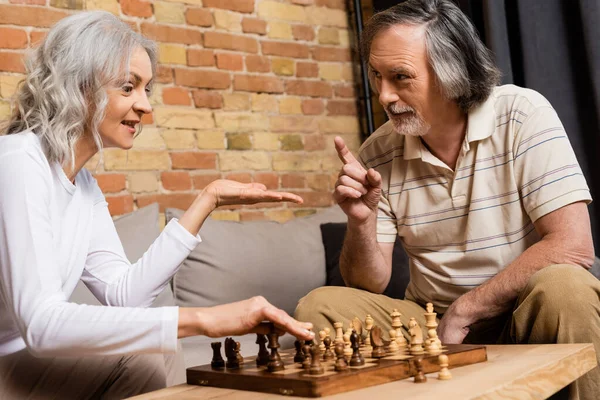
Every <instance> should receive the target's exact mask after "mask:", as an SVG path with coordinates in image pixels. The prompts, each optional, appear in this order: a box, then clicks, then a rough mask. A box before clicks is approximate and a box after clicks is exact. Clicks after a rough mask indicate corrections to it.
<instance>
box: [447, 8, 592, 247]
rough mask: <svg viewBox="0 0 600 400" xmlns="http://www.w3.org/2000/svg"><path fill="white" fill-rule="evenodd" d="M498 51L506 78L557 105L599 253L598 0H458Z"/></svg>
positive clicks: (499, 61)
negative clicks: (583, 184)
mask: <svg viewBox="0 0 600 400" xmlns="http://www.w3.org/2000/svg"><path fill="white" fill-rule="evenodd" d="M458 4H459V5H460V7H461V9H462V10H463V11H464V12H465V13H466V14H467V15H469V17H470V18H471V19H472V21H473V22H474V23H475V25H476V27H477V29H478V30H479V33H480V35H481V37H482V39H483V40H484V41H485V43H486V44H487V46H488V47H489V48H490V49H491V50H492V51H493V52H494V54H495V57H496V62H497V64H498V66H499V67H500V69H501V70H502V72H503V74H504V77H503V82H502V83H513V84H515V85H518V86H523V87H527V88H530V89H534V90H536V91H538V92H540V93H542V94H543V95H544V96H545V97H546V98H547V99H548V100H549V101H550V103H551V104H552V105H553V107H554V108H555V109H556V111H557V113H558V115H559V117H560V119H561V120H562V123H563V125H564V126H565V129H566V131H567V135H568V136H569V140H570V141H571V144H572V146H573V148H574V150H575V153H576V155H577V159H578V160H579V163H580V165H581V168H582V169H583V173H584V175H585V177H586V179H587V183H588V185H589V187H590V190H591V192H592V198H593V199H594V202H593V203H592V204H591V205H590V207H589V211H590V217H591V221H592V233H593V235H594V238H595V240H594V242H595V248H596V254H600V168H598V166H596V164H595V162H596V161H598V160H597V158H600V2H599V1H598V0H543V1H540V0H483V1H482V0H458Z"/></svg>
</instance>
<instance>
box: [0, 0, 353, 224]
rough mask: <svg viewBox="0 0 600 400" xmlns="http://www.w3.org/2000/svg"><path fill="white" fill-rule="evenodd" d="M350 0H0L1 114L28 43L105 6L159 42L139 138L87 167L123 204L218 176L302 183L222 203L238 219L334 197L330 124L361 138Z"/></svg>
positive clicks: (273, 184) (310, 206) (178, 201)
mask: <svg viewBox="0 0 600 400" xmlns="http://www.w3.org/2000/svg"><path fill="white" fill-rule="evenodd" d="M346 7H347V5H346V1H345V0H285V1H283V0H279V1H274V0H183V1H173V0H168V1H142V0H121V1H120V2H119V1H117V0H9V1H8V0H0V121H1V120H5V119H6V118H7V116H8V115H9V113H10V97H11V95H12V94H13V93H14V90H15V86H16V85H17V83H18V82H19V81H20V80H21V79H22V77H23V73H24V68H23V65H22V55H23V53H24V51H25V49H26V48H27V47H29V46H34V45H35V43H36V42H37V41H39V40H40V39H41V38H43V36H44V34H45V32H47V30H48V28H49V27H50V26H51V25H52V24H53V23H55V22H56V21H57V20H59V19H61V18H63V17H65V16H67V15H69V14H71V13H73V12H77V10H84V9H104V10H107V11H109V12H112V13H114V14H116V15H118V16H119V17H121V18H122V19H123V20H125V21H127V22H128V23H129V24H130V25H131V26H132V27H133V28H134V29H136V30H138V31H140V32H141V33H142V34H144V35H146V36H148V37H150V38H152V39H154V40H156V41H157V42H158V44H159V48H160V59H159V61H160V66H159V70H158V74H157V75H158V77H157V81H158V83H157V84H156V85H155V90H154V93H153V95H152V99H151V102H152V104H153V107H154V112H153V114H152V116H150V118H146V119H145V121H144V122H145V125H144V130H143V132H142V134H141V135H140V136H139V137H138V138H137V139H136V142H135V144H134V147H133V149H132V150H129V151H122V150H117V149H106V150H105V151H104V160H103V162H98V160H99V157H97V156H96V157H94V159H92V160H91V161H90V162H89V163H88V164H87V165H86V167H87V168H89V169H90V170H91V171H92V172H93V173H94V174H95V176H96V178H97V179H98V182H99V184H100V187H101V188H102V190H103V191H104V193H105V194H106V198H107V201H108V203H109V208H110V211H111V213H112V214H113V215H120V214H123V213H127V212H130V211H132V210H134V209H136V208H138V207H143V206H145V205H147V204H150V203H152V202H159V203H160V205H161V212H162V211H163V210H164V207H179V208H183V209H185V208H187V207H188V206H189V204H190V203H191V201H192V199H193V198H194V196H195V195H196V194H197V193H198V191H199V190H201V189H202V188H204V187H205V186H206V185H207V184H208V183H209V182H211V181H212V180H214V179H218V178H222V177H223V178H230V179H236V180H239V181H242V182H251V181H254V182H261V183H264V184H265V185H266V186H267V187H268V188H270V189H276V190H288V191H292V192H295V193H298V194H300V195H301V196H302V197H303V198H304V200H305V203H304V205H302V206H300V207H297V206H292V205H287V204H285V205H280V204H273V205H257V206H243V207H233V208H231V209H227V210H218V211H216V212H215V213H213V217H215V218H219V219H230V220H242V221H245V220H257V219H269V220H276V221H285V220H288V219H290V218H293V217H295V216H299V215H306V214H308V213H312V212H315V210H316V209H318V208H319V207H325V206H328V205H330V204H332V200H331V191H332V189H333V183H334V182H335V179H336V178H337V173H338V169H339V166H340V162H339V160H338V159H337V156H336V153H335V151H334V148H333V137H334V136H335V135H336V134H339V135H341V136H342V137H344V138H345V139H346V141H347V142H348V143H349V145H350V147H351V149H354V150H355V149H357V148H358V146H359V144H360V127H359V119H358V117H357V115H356V114H357V110H356V92H355V88H354V86H355V85H354V76H355V75H356V71H354V63H353V62H352V52H351V50H350V47H351V46H353V42H354V33H353V32H352V31H351V30H350V28H349V18H348V11H347V10H346Z"/></svg>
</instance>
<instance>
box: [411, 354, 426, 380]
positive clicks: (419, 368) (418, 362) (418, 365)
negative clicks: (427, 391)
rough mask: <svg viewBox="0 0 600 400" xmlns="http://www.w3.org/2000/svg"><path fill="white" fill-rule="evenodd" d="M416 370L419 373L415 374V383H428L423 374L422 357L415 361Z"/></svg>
mask: <svg viewBox="0 0 600 400" xmlns="http://www.w3.org/2000/svg"><path fill="white" fill-rule="evenodd" d="M414 363H415V368H416V369H417V373H416V374H415V383H424V382H427V377H426V376H425V374H424V373H423V359H422V358H421V357H419V358H417V359H415V361H414Z"/></svg>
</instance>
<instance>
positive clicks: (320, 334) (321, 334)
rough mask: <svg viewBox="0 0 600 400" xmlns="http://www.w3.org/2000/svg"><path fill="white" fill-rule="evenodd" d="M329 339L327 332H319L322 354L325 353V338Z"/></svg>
mask: <svg viewBox="0 0 600 400" xmlns="http://www.w3.org/2000/svg"><path fill="white" fill-rule="evenodd" d="M326 337H327V333H326V332H325V330H324V329H323V330H320V331H319V339H320V342H319V350H321V352H324V351H325V338H326Z"/></svg>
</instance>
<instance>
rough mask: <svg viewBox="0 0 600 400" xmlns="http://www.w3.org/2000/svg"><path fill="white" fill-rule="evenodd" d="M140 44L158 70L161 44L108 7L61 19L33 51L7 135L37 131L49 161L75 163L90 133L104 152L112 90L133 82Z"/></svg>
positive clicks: (6, 130) (153, 69) (72, 164)
mask: <svg viewBox="0 0 600 400" xmlns="http://www.w3.org/2000/svg"><path fill="white" fill-rule="evenodd" d="M138 47H142V48H143V49H145V50H146V52H147V53H148V56H149V57H150V61H151V64H152V72H153V74H154V72H155V70H156V62H157V50H156V44H155V43H154V42H153V41H151V40H149V39H146V38H144V37H143V36H141V35H140V34H139V33H136V32H134V31H133V30H132V29H131V28H130V27H129V25H127V24H126V23H124V22H123V21H121V20H119V18H117V17H115V16H114V15H112V14H110V13H108V12H105V11H89V12H82V13H78V14H74V15H71V16H69V17H66V18H64V19H62V20H61V21H59V22H58V23H57V24H56V25H55V26H54V27H53V28H52V29H51V30H50V31H49V32H48V35H47V36H46V38H45V39H44V41H43V42H42V43H41V44H40V46H39V47H38V48H36V49H34V50H31V51H30V53H29V54H28V56H27V58H26V61H25V64H26V69H27V76H26V78H25V81H24V82H23V83H21V84H20V85H19V88H18V90H17V93H16V95H15V100H14V112H13V115H12V116H11V118H10V120H9V121H8V124H7V126H6V129H5V130H4V133H6V134H13V133H19V132H23V131H27V130H30V131H33V132H34V133H35V134H36V135H37V136H38V137H39V138H40V140H41V142H42V145H43V148H44V152H45V153H46V157H47V158H48V161H49V162H58V163H60V164H61V165H63V166H64V165H65V164H66V163H68V162H70V163H71V166H72V167H73V166H74V162H75V152H74V151H75V145H76V143H77V141H78V140H79V139H81V137H82V136H83V134H84V132H90V133H91V134H92V135H93V138H94V141H95V143H96V146H97V148H98V150H99V151H100V150H101V149H102V140H101V138H100V133H99V132H98V127H99V125H100V123H101V122H102V120H103V119H104V113H105V110H106V105H107V103H108V96H107V92H106V89H107V88H109V87H120V86H122V85H123V84H125V83H127V79H128V76H129V59H130V56H131V54H132V52H133V50H135V49H136V48H138Z"/></svg>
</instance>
